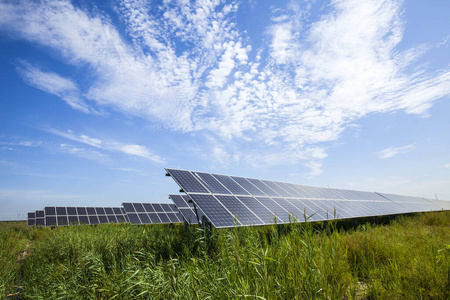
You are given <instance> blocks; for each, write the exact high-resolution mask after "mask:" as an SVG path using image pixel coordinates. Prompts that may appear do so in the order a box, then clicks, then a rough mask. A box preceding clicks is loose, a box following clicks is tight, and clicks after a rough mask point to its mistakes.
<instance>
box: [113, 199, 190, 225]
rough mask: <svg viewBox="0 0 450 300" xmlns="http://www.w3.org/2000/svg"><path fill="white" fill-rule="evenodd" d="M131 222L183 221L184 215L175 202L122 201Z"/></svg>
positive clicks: (159, 222)
mask: <svg viewBox="0 0 450 300" xmlns="http://www.w3.org/2000/svg"><path fill="white" fill-rule="evenodd" d="M122 205H123V207H124V209H125V212H126V213H127V216H128V219H129V222H130V223H131V224H163V223H181V222H183V217H182V216H181V214H180V212H179V211H178V210H177V208H176V206H175V205H174V204H166V203H163V204H157V203H122Z"/></svg>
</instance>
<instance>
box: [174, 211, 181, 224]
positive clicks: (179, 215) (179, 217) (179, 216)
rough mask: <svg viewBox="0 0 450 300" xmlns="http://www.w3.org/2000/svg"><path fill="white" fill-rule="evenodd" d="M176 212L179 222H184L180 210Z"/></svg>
mask: <svg viewBox="0 0 450 300" xmlns="http://www.w3.org/2000/svg"><path fill="white" fill-rule="evenodd" d="M174 214H175V216H176V217H177V219H178V222H179V223H183V216H182V215H181V213H180V212H179V211H178V212H176V213H174Z"/></svg>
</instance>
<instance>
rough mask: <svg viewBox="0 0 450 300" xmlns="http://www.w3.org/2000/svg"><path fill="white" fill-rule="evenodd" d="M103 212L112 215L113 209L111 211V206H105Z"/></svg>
mask: <svg viewBox="0 0 450 300" xmlns="http://www.w3.org/2000/svg"><path fill="white" fill-rule="evenodd" d="M105 214H107V215H113V214H114V211H113V209H112V207H105Z"/></svg>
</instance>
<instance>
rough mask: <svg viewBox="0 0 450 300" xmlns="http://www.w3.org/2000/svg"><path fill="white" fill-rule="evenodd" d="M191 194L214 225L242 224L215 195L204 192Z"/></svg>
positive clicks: (229, 225) (230, 225)
mask: <svg viewBox="0 0 450 300" xmlns="http://www.w3.org/2000/svg"><path fill="white" fill-rule="evenodd" d="M190 196H191V198H192V200H193V201H194V202H195V203H196V204H197V206H198V207H200V208H201V210H202V212H203V213H204V214H205V216H206V217H207V218H208V220H209V221H210V222H211V223H212V224H213V225H214V227H216V228H220V227H233V226H236V225H239V224H240V223H239V220H236V218H235V217H234V216H233V215H232V214H231V213H230V212H229V211H228V209H227V208H225V207H224V206H223V205H222V204H221V203H220V202H219V201H218V200H217V199H216V198H215V197H214V196H211V195H202V194H190Z"/></svg>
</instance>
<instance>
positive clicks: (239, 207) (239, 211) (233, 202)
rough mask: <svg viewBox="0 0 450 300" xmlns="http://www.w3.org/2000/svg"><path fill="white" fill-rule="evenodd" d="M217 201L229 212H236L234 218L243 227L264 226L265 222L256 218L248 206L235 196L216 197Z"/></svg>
mask: <svg viewBox="0 0 450 300" xmlns="http://www.w3.org/2000/svg"><path fill="white" fill-rule="evenodd" d="M216 199H217V200H219V202H220V203H222V205H223V206H225V208H227V209H228V211H229V212H235V214H234V217H235V218H236V219H237V220H238V221H239V222H240V223H241V224H242V225H262V224H264V222H263V221H262V220H261V219H260V218H259V217H258V216H256V215H255V214H254V213H253V212H252V211H250V210H249V209H248V207H247V206H245V205H244V204H242V202H241V201H240V200H239V199H237V198H236V197H234V196H219V195H218V196H216Z"/></svg>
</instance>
